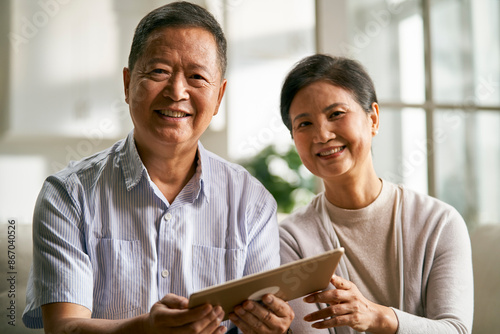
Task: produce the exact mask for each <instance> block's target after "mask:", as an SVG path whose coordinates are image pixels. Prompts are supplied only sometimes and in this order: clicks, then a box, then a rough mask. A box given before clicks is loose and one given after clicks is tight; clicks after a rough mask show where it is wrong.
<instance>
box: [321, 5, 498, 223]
mask: <svg viewBox="0 0 500 334" xmlns="http://www.w3.org/2000/svg"><path fill="white" fill-rule="evenodd" d="M317 8H318V11H317V13H318V22H317V25H318V46H319V51H320V52H326V53H331V54H340V55H346V56H350V57H353V58H356V59H358V60H360V61H361V62H362V63H363V64H364V65H365V66H366V67H367V69H368V71H369V73H370V74H371V76H372V78H373V79H374V81H375V86H376V89H377V95H378V99H379V103H380V106H381V116H380V117H381V126H380V134H379V135H378V136H377V137H376V138H375V140H374V148H373V152H374V162H375V168H376V170H377V173H378V175H379V176H380V177H382V178H385V179H388V180H390V181H393V182H396V183H403V184H405V185H406V186H408V187H410V188H412V189H414V190H417V191H420V192H424V193H428V194H429V195H431V196H435V197H437V198H439V199H441V200H443V201H445V202H447V203H449V204H451V205H453V206H454V207H455V208H456V209H457V210H458V211H459V212H460V213H461V214H462V216H463V217H464V219H465V221H466V222H467V224H468V226H469V228H473V227H474V226H476V225H478V224H484V223H500V207H499V206H498V203H497V202H498V198H499V196H500V173H499V171H500V136H499V135H498V134H497V133H498V130H497V129H498V128H499V127H500V86H499V83H500V17H499V16H500V3H499V2H498V1H496V0H479V1H460V0H419V1H416V0H406V1H405V0H392V1H384V0H377V1H375V0H370V1H368V0H351V1H335V2H329V1H324V0H318V1H317ZM346 27H347V29H344V28H346ZM339 31H341V32H340V33H339ZM330 32H333V33H330Z"/></svg>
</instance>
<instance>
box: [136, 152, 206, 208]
mask: <svg viewBox="0 0 500 334" xmlns="http://www.w3.org/2000/svg"><path fill="white" fill-rule="evenodd" d="M136 146H137V151H138V152H139V156H140V157H141V160H142V163H143V164H144V166H145V167H146V169H147V171H148V174H149V177H150V178H151V180H152V181H153V182H154V183H155V184H156V186H157V187H158V189H160V191H161V192H162V193H163V195H164V196H165V198H166V199H167V201H168V202H169V203H173V201H174V200H175V198H176V197H177V195H178V194H179V193H180V192H181V190H182V189H183V188H184V186H185V185H186V184H187V183H188V182H189V180H190V179H191V178H192V177H193V175H194V173H195V171H196V165H197V149H198V148H197V146H195V147H192V148H189V149H180V148H179V147H176V148H175V149H173V150H172V149H170V150H168V149H165V150H164V151H163V152H151V151H149V150H148V149H147V148H143V147H140V145H137V144H136Z"/></svg>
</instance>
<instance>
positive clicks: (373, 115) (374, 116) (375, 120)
mask: <svg viewBox="0 0 500 334" xmlns="http://www.w3.org/2000/svg"><path fill="white" fill-rule="evenodd" d="M368 117H370V120H371V123H372V135H373V136H375V135H376V134H377V133H378V127H379V109H378V104H377V102H373V103H372V110H371V112H370V114H369V115H368Z"/></svg>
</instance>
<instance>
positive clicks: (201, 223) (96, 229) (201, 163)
mask: <svg viewBox="0 0 500 334" xmlns="http://www.w3.org/2000/svg"><path fill="white" fill-rule="evenodd" d="M165 173H168V171H165ZM33 242H34V244H33V248H34V258H33V266H32V269H31V273H30V279H29V282H28V288H27V307H26V310H25V311H24V314H23V322H24V323H25V325H27V326H28V327H32V328H36V327H42V320H41V309H40V307H41V306H42V305H44V304H47V303H53V302H70V303H76V304H80V305H83V306H85V307H87V308H88V309H90V310H91V311H92V317H95V318H105V319H123V318H129V317H132V316H136V315H139V314H143V313H145V312H149V310H150V308H151V306H152V305H153V304H154V303H155V302H156V301H158V300H160V299H161V298H162V297H163V296H165V295H166V294H167V293H174V294H177V295H180V296H185V297H188V296H189V295H190V294H191V293H193V292H195V291H197V290H199V289H202V288H205V287H207V286H211V285H214V284H218V283H222V282H225V281H227V280H231V279H235V278H239V277H242V276H245V275H248V274H252V273H256V272H260V271H263V270H266V269H271V268H274V267H277V266H278V265H279V263H280V259H279V236H278V227H277V222H276V202H275V200H274V199H273V197H272V196H271V194H270V193H269V192H268V191H267V190H266V189H265V188H264V187H263V186H262V185H261V184H260V183H259V182H258V181H257V180H256V179H255V178H253V177H252V176H251V175H250V174H249V173H248V172H247V171H246V170H245V169H243V168H242V167H241V166H238V165H235V164H232V163H229V162H227V161H225V160H223V159H221V158H220V157H218V156H216V155H214V154H213V153H210V152H208V151H206V150H205V149H204V148H203V146H202V145H201V143H199V145H198V164H197V169H196V173H195V175H194V176H193V177H192V179H191V180H190V181H189V182H188V184H187V185H186V186H185V187H184V189H182V191H181V192H180V193H179V195H178V196H177V197H176V199H175V200H174V201H173V203H168V201H167V200H166V199H165V197H164V196H163V194H162V193H161V192H160V191H159V189H158V188H157V187H156V185H155V184H154V183H153V182H152V181H151V179H150V177H149V175H148V173H147V170H146V168H145V167H144V165H143V164H142V161H141V159H140V157H139V154H138V152H137V150H136V147H135V143H134V139H133V132H131V133H130V134H129V136H128V137H127V138H126V139H125V140H121V141H119V142H117V143H116V144H115V145H113V146H112V147H111V148H109V149H108V150H106V151H103V152H101V153H98V154H96V155H93V156H91V157H89V158H87V159H84V160H82V161H79V162H77V163H71V164H70V165H69V166H68V167H67V168H66V169H64V170H63V171H61V172H59V173H57V174H55V175H52V176H50V177H48V178H47V180H46V181H45V183H44V185H43V188H42V190H41V192H40V195H39V197H38V200H37V204H36V208H35V213H34V218H33Z"/></svg>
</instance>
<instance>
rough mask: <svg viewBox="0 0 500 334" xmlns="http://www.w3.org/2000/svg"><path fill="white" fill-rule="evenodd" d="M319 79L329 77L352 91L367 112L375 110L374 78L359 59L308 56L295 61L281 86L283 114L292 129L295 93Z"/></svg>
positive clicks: (332, 82)
mask: <svg viewBox="0 0 500 334" xmlns="http://www.w3.org/2000/svg"><path fill="white" fill-rule="evenodd" d="M317 81H326V82H329V83H331V84H332V85H334V86H338V87H341V88H343V89H345V90H347V91H349V92H350V93H351V94H352V96H353V98H354V100H356V102H357V103H359V105H360V106H361V108H363V110H364V111H366V112H367V113H370V112H371V111H372V109H371V107H372V104H373V102H377V95H376V93H375V86H374V85H373V81H372V79H371V78H370V76H369V75H368V73H367V71H366V70H365V68H364V67H363V65H361V64H360V63H359V62H358V61H356V60H353V59H349V58H344V57H332V56H329V55H324V54H316V55H312V56H309V57H306V58H304V59H302V60H301V61H299V62H298V63H297V64H295V66H294V68H293V69H292V70H291V71H290V73H288V75H287V77H286V78H285V82H284V83H283V88H282V89H281V102H280V110H281V118H282V119H283V123H285V125H286V127H287V128H288V130H290V132H292V124H291V120H290V106H291V104H292V101H293V99H294V97H295V95H297V93H298V91H299V90H301V89H302V88H304V87H306V86H307V85H310V84H312V83H314V82H317Z"/></svg>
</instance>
